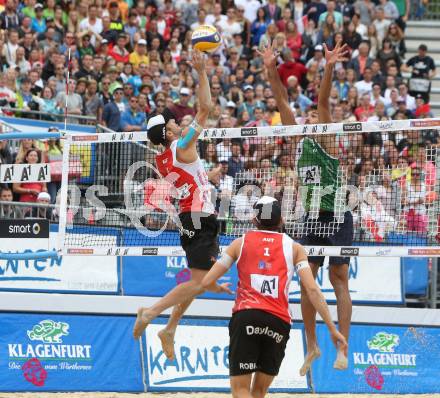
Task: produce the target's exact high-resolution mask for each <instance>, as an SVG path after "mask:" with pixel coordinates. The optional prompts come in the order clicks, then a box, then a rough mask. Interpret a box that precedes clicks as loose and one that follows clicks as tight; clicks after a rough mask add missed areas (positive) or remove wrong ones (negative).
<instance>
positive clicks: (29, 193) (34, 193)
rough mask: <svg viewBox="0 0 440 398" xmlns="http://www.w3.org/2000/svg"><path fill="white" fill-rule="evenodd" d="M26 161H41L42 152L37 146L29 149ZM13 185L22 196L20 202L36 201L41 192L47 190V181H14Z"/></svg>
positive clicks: (25, 157) (30, 162) (33, 162)
mask: <svg viewBox="0 0 440 398" xmlns="http://www.w3.org/2000/svg"><path fill="white" fill-rule="evenodd" d="M24 163H26V164H36V163H41V152H40V151H38V150H37V149H35V148H31V149H29V150H28V151H27V152H26V154H25V156H24ZM12 187H13V191H14V192H15V193H16V194H18V195H19V196H20V197H19V201H20V202H36V201H37V198H38V194H39V193H40V192H47V187H46V183H45V182H23V183H14V184H12Z"/></svg>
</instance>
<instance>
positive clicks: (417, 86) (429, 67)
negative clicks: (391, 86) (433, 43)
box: [402, 44, 436, 100]
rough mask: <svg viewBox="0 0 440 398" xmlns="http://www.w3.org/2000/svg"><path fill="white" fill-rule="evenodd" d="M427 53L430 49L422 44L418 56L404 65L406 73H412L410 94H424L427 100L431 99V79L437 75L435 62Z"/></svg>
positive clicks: (403, 68)
mask: <svg viewBox="0 0 440 398" xmlns="http://www.w3.org/2000/svg"><path fill="white" fill-rule="evenodd" d="M427 51H428V47H427V46H426V45H425V44H420V46H419V49H418V54H417V55H415V56H414V57H411V58H410V59H409V60H408V61H407V62H406V64H403V65H402V70H403V71H404V72H411V79H410V80H409V89H410V93H411V94H412V95H417V94H422V95H423V96H424V98H425V100H428V99H429V93H430V91H431V82H430V79H433V78H434V76H435V74H436V69H435V62H434V60H433V59H432V58H431V57H430V56H429V55H427V54H426V53H427Z"/></svg>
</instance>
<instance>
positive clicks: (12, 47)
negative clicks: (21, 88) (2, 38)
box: [3, 41, 18, 65]
mask: <svg viewBox="0 0 440 398" xmlns="http://www.w3.org/2000/svg"><path fill="white" fill-rule="evenodd" d="M17 48H18V44H12V43H11V42H9V41H8V42H6V43H5V44H3V55H4V57H5V58H6V62H7V63H8V64H9V65H15V54H16V51H17Z"/></svg>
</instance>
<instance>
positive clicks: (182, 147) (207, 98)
mask: <svg viewBox="0 0 440 398" xmlns="http://www.w3.org/2000/svg"><path fill="white" fill-rule="evenodd" d="M191 65H192V67H193V68H194V69H195V70H196V71H197V74H198V75H199V87H198V90H197V99H198V104H199V109H198V111H197V114H196V117H195V119H194V121H193V122H192V123H191V124H190V125H189V126H188V127H187V128H186V129H185V130H184V131H183V132H182V136H181V137H180V138H179V140H178V141H177V151H178V158H179V160H180V161H183V162H185V163H191V162H194V161H195V160H196V159H197V157H198V154H197V148H196V143H197V139H198V138H199V135H200V133H201V132H202V131H203V129H204V127H205V124H206V121H207V120H208V115H209V111H210V110H211V106H212V100H211V89H210V87H209V80H208V75H207V74H206V69H205V58H204V55H203V53H202V52H200V51H199V50H196V49H194V51H193V56H192V60H191Z"/></svg>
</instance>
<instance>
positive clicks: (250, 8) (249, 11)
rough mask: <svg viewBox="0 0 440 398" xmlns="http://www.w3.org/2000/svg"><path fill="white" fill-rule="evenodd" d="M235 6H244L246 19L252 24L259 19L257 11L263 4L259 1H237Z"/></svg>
mask: <svg viewBox="0 0 440 398" xmlns="http://www.w3.org/2000/svg"><path fill="white" fill-rule="evenodd" d="M234 3H235V6H236V7H239V6H242V7H243V8H244V17H245V18H247V19H248V20H249V21H250V22H251V23H252V22H254V21H255V19H256V18H257V11H258V9H259V8H260V7H261V3H260V2H259V1H258V0H235V1H234Z"/></svg>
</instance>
